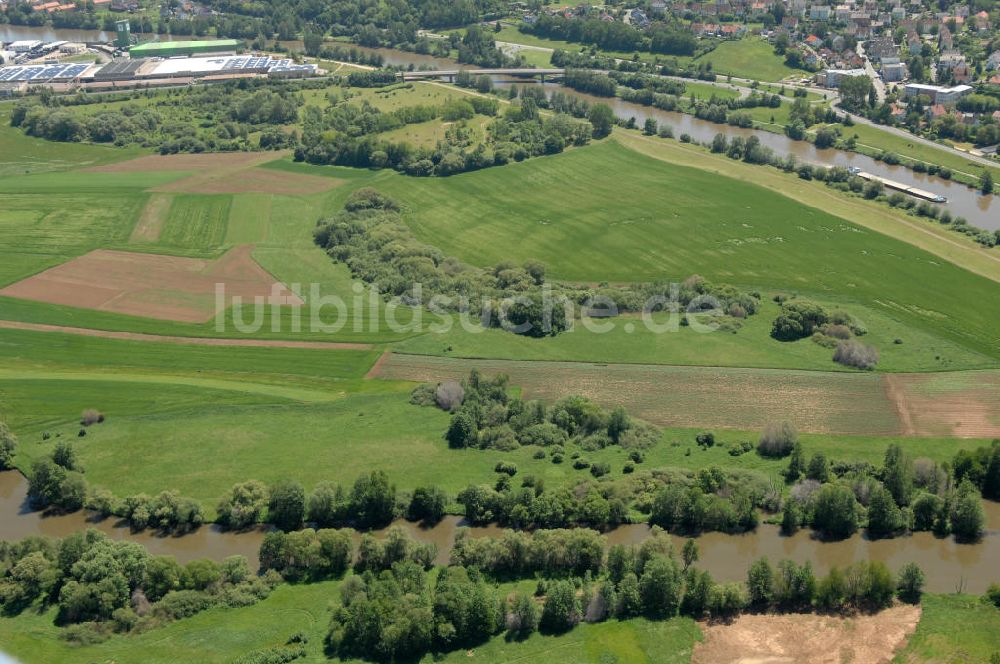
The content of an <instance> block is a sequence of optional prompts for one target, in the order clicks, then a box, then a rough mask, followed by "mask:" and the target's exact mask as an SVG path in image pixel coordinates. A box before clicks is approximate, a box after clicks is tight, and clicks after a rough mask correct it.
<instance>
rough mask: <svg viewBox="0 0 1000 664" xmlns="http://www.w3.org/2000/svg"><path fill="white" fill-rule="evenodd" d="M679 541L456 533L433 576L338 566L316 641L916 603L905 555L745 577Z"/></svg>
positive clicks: (399, 650)
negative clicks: (824, 569)
mask: <svg viewBox="0 0 1000 664" xmlns="http://www.w3.org/2000/svg"><path fill="white" fill-rule="evenodd" d="M697 559H698V547H697V545H696V544H695V543H694V542H693V541H688V543H687V544H685V546H684V547H683V551H682V554H681V556H680V558H678V556H677V554H676V552H675V550H674V548H673V544H672V542H671V539H670V537H669V536H667V535H666V534H665V533H664V532H663V531H661V530H659V529H657V528H654V529H653V532H652V534H651V536H650V537H649V538H648V539H646V540H645V541H644V542H643V543H642V544H640V545H638V546H624V545H615V546H613V547H611V549H610V550H609V551H608V553H607V556H606V557H605V555H604V538H603V537H601V536H600V535H599V534H598V533H596V532H594V531H582V530H579V529H576V530H565V531H545V530H539V531H535V532H534V533H532V534H531V535H526V534H524V533H512V532H509V533H507V534H505V535H504V536H503V537H501V538H499V539H496V540H494V539H490V538H470V537H467V535H466V533H465V532H464V531H463V532H460V533H459V536H458V538H457V541H456V546H455V549H454V550H453V553H452V560H451V566H450V567H447V568H445V569H443V570H441V571H440V573H439V574H438V575H437V577H436V579H435V580H434V581H433V582H431V580H432V579H434V577H433V576H430V575H429V574H428V573H427V572H426V571H425V569H426V568H425V566H422V565H421V564H419V563H415V562H413V561H410V560H406V559H399V560H396V561H394V562H393V563H392V564H391V565H389V566H388V568H384V567H383V568H381V569H368V570H366V571H365V572H364V573H363V574H360V575H354V576H351V577H348V578H347V580H346V581H345V582H344V584H343V585H342V591H341V603H340V606H339V607H338V608H336V609H334V615H333V619H332V621H331V625H330V631H329V633H328V636H327V646H328V648H329V649H330V651H331V652H333V653H335V654H337V655H340V656H354V657H361V658H366V659H372V660H383V661H395V660H398V659H416V658H419V657H421V656H423V655H425V654H426V653H429V652H430V653H439V654H444V653H447V652H449V651H452V650H454V649H457V648H471V647H474V646H476V645H479V644H482V643H484V642H486V641H487V640H489V639H490V638H493V637H494V636H496V635H498V634H500V633H502V632H504V631H506V633H507V636H508V638H510V639H523V638H526V637H527V636H529V635H531V634H532V633H533V632H535V631H541V632H543V633H547V634H562V633H565V632H567V631H570V630H572V629H573V628H574V627H576V626H577V625H578V624H579V623H581V622H601V621H606V620H612V619H617V620H627V619H630V618H633V617H638V616H643V617H646V618H647V619H651V620H668V619H670V618H673V617H674V616H677V615H684V616H690V617H692V618H695V619H702V618H706V617H711V618H719V619H729V618H732V617H733V616H735V615H736V614H738V613H740V612H741V611H744V610H754V611H762V612H766V611H811V610H818V611H824V612H842V611H843V612H846V611H856V610H866V611H877V610H880V609H883V608H886V607H888V606H890V605H891V604H892V603H893V602H894V601H895V599H896V598H897V597H898V598H899V599H901V600H903V601H906V602H919V601H920V598H921V595H922V591H923V585H924V574H923V572H922V571H921V570H920V568H919V567H917V566H916V565H914V564H909V565H906V566H904V567H903V568H902V569H901V570H900V572H899V574H898V575H894V574H893V573H892V572H891V571H889V569H888V568H887V567H886V566H885V564H884V563H881V562H874V561H866V562H861V563H857V564H854V565H851V566H850V567H848V568H846V569H843V570H841V569H837V568H834V569H832V570H831V571H830V574H829V575H827V576H826V577H822V578H817V577H816V575H815V574H814V573H813V570H812V567H811V566H810V565H809V564H808V563H806V564H805V565H797V564H795V563H794V562H791V561H788V560H784V561H781V562H780V563H779V564H778V565H777V566H772V565H771V563H770V562H769V561H768V560H767V559H766V558H765V559H761V560H758V561H757V562H755V563H754V564H753V565H752V566H751V568H750V569H749V572H748V574H747V580H746V582H745V583H743V584H740V583H725V584H720V583H717V582H715V581H714V580H713V579H712V577H711V575H710V574H709V573H707V572H704V571H701V570H699V569H698V567H697V566H696V565H695V563H696V562H697ZM531 576H534V577H536V578H538V579H539V581H538V584H537V589H536V592H535V594H534V596H533V597H532V596H530V595H527V594H525V593H522V592H515V593H513V594H510V595H508V594H506V593H504V592H502V591H501V589H500V587H498V585H497V584H496V580H497V579H510V580H512V579H517V578H528V577H531Z"/></svg>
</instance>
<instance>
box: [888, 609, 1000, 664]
mask: <svg viewBox="0 0 1000 664" xmlns="http://www.w3.org/2000/svg"><path fill="white" fill-rule="evenodd" d="M997 653H1000V609H995V608H993V607H992V606H990V605H987V604H983V603H981V602H980V601H979V598H978V597H972V596H969V595H930V596H925V597H924V601H923V615H922V616H921V618H920V622H919V623H918V624H917V631H916V632H915V633H914V634H913V636H912V637H911V638H910V642H909V644H908V645H907V646H906V648H905V649H904V650H903V651H902V652H901V653H899V654H898V655H897V656H896V659H895V660H893V661H894V662H896V664H911V663H912V662H934V663H941V664H973V663H977V664H978V663H981V664H987V663H988V662H990V661H991V660H990V657H991V656H994V655H995V654H997Z"/></svg>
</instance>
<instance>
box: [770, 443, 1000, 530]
mask: <svg viewBox="0 0 1000 664" xmlns="http://www.w3.org/2000/svg"><path fill="white" fill-rule="evenodd" d="M778 439H781V443H780V444H777V443H775V441H776V440H778ZM998 449H1000V445H994V446H993V447H990V448H981V450H977V451H975V452H971V453H970V452H966V451H962V452H960V453H959V454H958V455H957V456H956V458H955V462H954V464H953V466H952V468H949V467H948V466H947V464H944V465H939V464H937V463H935V462H933V461H931V460H929V459H924V458H921V459H917V460H916V461H914V460H912V459H911V458H910V457H909V456H908V455H907V454H906V453H905V452H904V450H903V449H902V448H901V447H900V446H898V445H890V446H889V447H888V448H887V449H886V453H885V458H884V461H883V464H882V466H881V467H880V468H875V467H872V466H871V465H869V464H865V463H843V462H836V461H831V460H829V459H827V457H826V455H825V454H823V453H822V452H817V453H815V454H813V455H812V457H811V458H809V459H807V458H806V456H805V452H804V451H803V449H802V445H801V443H799V442H798V441H797V439H796V438H795V437H794V435H784V436H782V434H781V433H780V432H777V431H774V432H767V433H765V435H764V436H762V438H761V450H762V453H764V451H765V450H766V452H767V454H768V455H769V456H772V457H773V456H788V457H789V463H788V467H787V469H786V471H785V477H786V479H787V480H788V482H790V483H792V487H791V490H790V492H789V497H788V498H787V500H786V501H785V505H784V511H783V515H782V527H783V529H784V530H785V531H786V532H794V531H795V530H797V529H798V528H799V527H800V526H801V525H803V524H809V525H811V526H812V527H813V528H814V529H815V530H817V531H818V532H819V533H821V534H822V535H823V536H825V537H828V538H832V539H842V538H845V537H848V536H850V535H852V534H853V533H855V532H857V530H858V529H859V528H861V527H865V528H866V529H867V532H868V534H869V535H870V536H871V537H874V538H883V537H894V536H897V535H900V534H903V533H906V532H908V531H911V530H912V531H932V532H934V533H935V534H936V535H938V536H940V537H944V536H947V535H949V534H953V535H954V536H955V537H956V538H957V539H958V540H960V541H971V540H976V539H978V538H979V537H980V536H981V535H982V533H983V529H984V527H985V515H984V511H983V506H982V502H981V495H982V496H985V497H990V496H997V495H998V494H997V493H994V488H995V487H997V486H1000V452H997V450H998ZM984 459H985V465H984V464H983V460H984ZM980 469H981V471H980ZM976 480H978V481H979V482H980V483H979V484H977V483H976Z"/></svg>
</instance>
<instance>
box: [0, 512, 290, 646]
mask: <svg viewBox="0 0 1000 664" xmlns="http://www.w3.org/2000/svg"><path fill="white" fill-rule="evenodd" d="M278 582H280V577H279V576H277V575H276V574H273V573H271V574H265V575H263V576H256V575H254V574H252V573H251V572H250V569H249V567H248V566H247V561H246V559H245V558H243V557H242V556H232V557H229V558H226V559H225V560H224V561H223V562H221V563H217V562H213V561H211V560H207V559H201V560H194V561H192V562H189V563H188V564H186V565H181V564H180V563H178V562H177V561H176V560H175V559H174V558H173V557H168V556H151V555H149V553H148V552H147V551H146V550H145V549H144V548H143V547H142V546H140V545H138V544H135V543H133V542H121V541H114V540H111V539H109V538H108V537H106V536H105V535H103V534H102V533H100V532H99V531H97V530H93V529H91V530H87V531H86V532H78V533H74V534H73V535H70V536H68V537H66V538H64V539H62V540H53V539H49V538H44V537H29V538H26V539H24V540H21V541H19V542H14V543H5V542H0V608H2V609H3V611H4V612H5V613H7V614H16V613H20V612H22V611H25V610H28V609H29V608H30V607H32V606H37V605H40V606H41V607H43V608H45V607H49V606H56V607H58V610H59V616H58V622H59V624H60V625H63V626H65V630H64V631H63V633H62V636H63V638H65V639H68V640H71V641H79V642H83V643H93V642H95V641H99V640H101V639H104V638H107V637H108V636H110V635H111V634H112V633H114V632H128V631H130V630H133V629H138V630H148V629H151V628H154V627H156V626H158V625H161V624H163V623H166V622H169V621H171V620H175V619H180V618H186V617H188V616H191V615H194V614H195V613H198V612H200V611H203V610H205V609H208V608H211V607H215V606H230V607H238V606H249V605H251V604H254V603H256V602H258V601H259V600H261V599H263V598H265V597H267V596H268V594H270V592H271V589H272V588H273V587H274V586H275V585H276V584H277V583H278Z"/></svg>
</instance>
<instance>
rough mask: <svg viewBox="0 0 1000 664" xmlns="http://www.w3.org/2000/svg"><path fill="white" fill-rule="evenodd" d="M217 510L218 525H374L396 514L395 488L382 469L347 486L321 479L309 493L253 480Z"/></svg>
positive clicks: (236, 488) (294, 486) (289, 482)
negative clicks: (347, 487) (265, 523)
mask: <svg viewBox="0 0 1000 664" xmlns="http://www.w3.org/2000/svg"><path fill="white" fill-rule="evenodd" d="M425 491H429V490H428V489H425ZM216 510H217V512H218V514H219V517H218V523H220V524H221V525H223V526H225V527H227V528H231V529H234V530H242V529H247V528H252V527H254V526H256V525H257V524H259V523H264V522H267V523H271V524H274V525H275V526H277V527H278V528H280V529H281V530H284V531H291V530H297V529H299V528H301V527H302V525H303V523H305V522H307V521H308V522H309V523H311V524H314V525H316V526H319V527H321V528H322V527H330V526H343V525H351V526H355V527H358V528H377V527H381V526H385V525H388V524H389V523H390V522H391V521H392V520H393V519H394V518H396V517H397V516H399V515H400V512H399V511H398V510H397V493H396V487H395V485H394V484H392V483H390V481H389V478H388V476H387V475H386V474H385V473H384V472H383V471H372V472H370V473H367V474H363V475H361V476H360V477H358V479H357V480H355V482H354V485H353V486H352V487H351V488H350V489H349V490H345V489H344V488H343V487H342V486H341V485H339V484H333V483H330V482H320V483H319V484H317V485H316V486H315V487H313V489H312V491H311V492H309V493H308V494H307V493H306V492H305V489H303V487H302V485H301V484H299V483H298V482H295V481H292V480H285V481H282V482H277V483H275V484H274V485H272V486H271V487H270V488H268V487H267V486H265V485H264V483H263V482H258V481H256V480H250V481H247V482H241V483H239V484H235V485H233V487H232V488H231V489H230V490H229V491H228V492H227V493H226V495H225V496H223V497H222V499H221V500H220V501H219V504H218V507H217V508H216ZM442 510H443V508H442Z"/></svg>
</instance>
